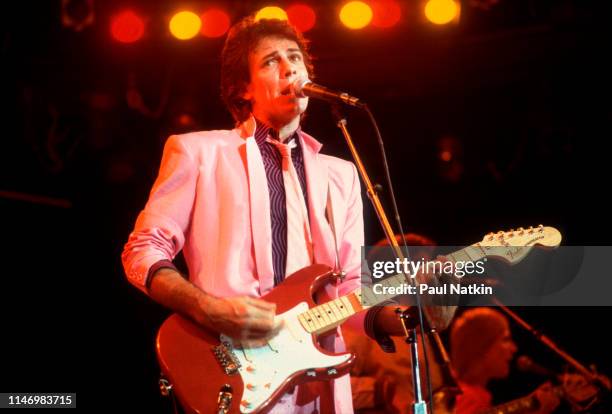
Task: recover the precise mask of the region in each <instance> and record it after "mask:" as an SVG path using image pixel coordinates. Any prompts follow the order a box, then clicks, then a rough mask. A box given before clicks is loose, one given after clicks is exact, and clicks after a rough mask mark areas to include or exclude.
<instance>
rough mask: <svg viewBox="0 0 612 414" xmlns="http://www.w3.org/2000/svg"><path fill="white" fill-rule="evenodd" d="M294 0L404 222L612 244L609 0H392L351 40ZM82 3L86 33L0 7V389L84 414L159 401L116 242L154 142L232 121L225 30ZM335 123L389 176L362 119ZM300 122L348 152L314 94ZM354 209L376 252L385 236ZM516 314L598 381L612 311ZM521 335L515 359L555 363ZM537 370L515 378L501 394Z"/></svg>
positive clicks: (241, 8) (143, 407)
mask: <svg viewBox="0 0 612 414" xmlns="http://www.w3.org/2000/svg"><path fill="white" fill-rule="evenodd" d="M245 3H246V2H231V1H226V2H221V3H218V4H219V5H221V6H222V7H223V8H224V9H225V10H227V11H229V12H230V14H231V16H232V19H233V21H236V20H237V19H239V18H240V17H242V16H244V15H246V14H248V13H250V12H252V11H254V10H257V8H258V7H261V6H263V5H265V4H263V3H259V2H252V3H250V4H245ZM307 3H308V4H311V5H313V6H314V7H315V10H316V11H317V14H318V17H319V20H318V22H317V26H316V27H315V28H314V29H313V30H311V31H310V32H308V33H307V37H309V38H310V39H311V40H312V53H313V55H314V56H315V57H316V61H315V65H316V73H317V80H318V81H319V82H320V83H322V84H325V85H329V86H331V87H334V88H337V89H342V90H347V91H350V92H351V93H352V94H353V95H356V96H358V97H360V98H362V99H364V100H365V101H367V102H368V103H369V105H370V107H371V108H372V111H373V113H374V114H375V116H376V118H377V120H378V123H379V125H380V129H381V132H382V135H383V137H384V139H385V143H386V148H387V152H388V158H389V165H390V169H391V175H392V177H393V180H394V186H395V190H396V196H397V201H398V204H399V210H400V213H401V216H402V220H403V223H404V227H405V230H406V231H410V232H416V233H420V234H424V235H427V236H429V237H431V238H433V239H434V240H436V242H437V243H438V244H441V245H459V244H462V243H474V242H476V241H478V240H481V239H482V237H483V236H484V235H485V234H486V233H488V232H489V231H497V230H506V229H510V228H516V227H518V226H524V227H526V226H529V225H538V224H540V223H542V224H545V225H550V226H554V227H557V228H558V229H559V230H560V231H561V232H562V234H563V235H564V244H567V245H607V244H609V240H610V236H609V230H610V220H609V218H608V212H609V207H608V205H609V202H608V201H607V199H605V198H604V195H605V193H606V192H608V190H605V189H606V188H609V184H608V182H607V180H608V176H609V174H607V170H608V163H609V160H610V153H609V144H608V141H609V139H610V137H611V136H612V135H611V133H610V129H611V128H610V121H611V120H612V105H611V104H610V99H609V96H610V89H611V88H610V86H611V81H610V73H612V72H611V71H610V64H609V63H608V59H607V57H608V56H607V55H609V50H610V48H609V44H608V43H609V39H610V33H609V32H610V27H611V25H610V23H609V19H610V18H611V17H610V11H611V7H610V5H609V2H604V1H601V2H597V1H578V0H574V1H572V0H558V1H552V0H551V1H535V0H533V1H527V0H513V1H510V0H500V1H499V2H486V1H482V2H480V1H479V2H467V1H466V2H463V7H462V14H461V19H460V21H459V22H458V23H457V24H452V25H449V26H444V27H434V26H433V25H431V24H428V23H427V22H424V21H423V19H422V18H421V17H420V8H419V7H420V6H419V4H420V3H418V2H416V1H415V2H412V1H403V2H400V3H401V5H402V11H403V18H402V22H401V23H400V24H398V25H397V26H396V27H394V28H392V29H385V30H383V29H375V28H368V29H365V30H362V31H357V32H352V31H349V30H346V29H344V28H342V27H341V26H340V25H339V23H337V21H336V18H335V13H336V7H337V5H336V4H335V3H336V2H333V3H334V4H331V3H332V2H313V1H308V2H307ZM487 3H491V7H490V9H489V10H485V9H484V8H483V7H482V5H483V4H487ZM279 4H280V5H283V3H282V2H279ZM338 4H339V3H338ZM7 5H8V3H7ZM93 5H94V13H95V22H94V23H93V24H92V25H90V26H88V27H86V28H84V29H83V30H82V31H78V32H77V31H75V30H73V29H71V28H67V27H64V26H63V25H62V23H61V15H62V8H61V3H60V2H59V1H44V2H39V1H21V2H19V5H15V4H13V5H12V6H7V8H6V9H5V11H4V13H3V14H4V21H5V24H4V25H2V28H1V29H0V30H1V31H2V32H1V33H2V44H1V46H0V53H1V56H2V65H1V69H0V70H1V72H2V75H1V77H0V85H1V86H0V87H1V89H2V94H1V100H2V131H3V132H2V146H1V148H2V152H1V154H2V162H1V163H0V206H1V208H2V219H1V221H0V223H1V228H2V234H3V236H4V240H3V244H2V262H3V265H4V266H3V270H4V271H3V272H2V275H3V278H2V279H3V283H2V288H1V289H0V292H1V293H0V295H1V303H2V307H1V310H2V315H3V316H2V325H3V335H2V338H3V339H2V341H0V343H1V345H0V352H1V354H0V355H2V362H1V365H2V367H3V370H2V376H1V379H0V390H1V391H3V392H77V393H78V404H79V407H81V408H85V407H87V409H88V410H89V409H93V407H123V408H125V409H132V410H137V411H139V412H140V411H148V412H157V411H159V412H168V411H167V410H168V409H169V406H168V405H167V404H166V402H164V401H162V400H161V398H160V397H158V396H157V392H156V387H157V385H156V382H157V375H158V367H157V364H156V361H155V355H154V341H155V334H156V330H157V328H158V327H159V325H160V323H161V322H162V321H163V319H164V318H165V316H167V314H168V313H167V312H166V311H164V310H163V309H161V308H160V307H158V306H157V305H155V304H153V303H151V302H150V301H149V300H148V299H147V298H146V297H145V296H144V295H142V294H141V293H139V292H138V291H137V290H136V289H134V288H132V287H131V286H130V285H129V284H128V282H127V281H126V280H125V279H124V277H123V270H122V267H121V262H120V253H121V250H122V247H123V244H124V243H125V241H126V239H127V236H128V234H129V232H130V231H131V228H132V225H133V222H134V220H135V218H136V216H137V214H138V212H139V211H140V209H141V208H142V207H143V205H144V203H145V201H146V198H147V195H148V191H149V189H150V186H151V185H152V183H153V180H154V179H155V176H156V173H157V168H158V166H159V160H160V156H161V151H162V148H163V144H164V142H165V139H166V138H167V136H168V135H170V134H172V133H180V132H186V131H191V130H197V129H219V128H230V127H231V126H232V120H231V117H230V116H229V114H228V113H227V111H226V110H225V109H224V107H223V105H222V103H221V100H220V98H219V88H218V83H219V59H218V56H219V52H220V50H221V47H222V42H223V40H222V39H205V38H202V37H199V38H197V39H194V40H192V41H188V42H179V41H176V40H174V39H172V38H171V37H170V36H169V35H168V34H167V31H166V29H165V24H166V23H165V21H166V20H164V19H167V18H168V16H170V15H171V14H172V13H173V12H174V11H176V8H175V7H176V6H177V4H176V3H173V2H169V1H158V2H145V1H132V2H120V1H104V2H102V1H95V2H94V3H93ZM190 5H192V6H193V8H194V9H196V10H198V9H203V8H204V6H205V5H204V4H203V2H193V3H190ZM126 7H131V8H132V9H134V10H136V11H137V12H139V13H141V14H142V15H145V16H148V17H147V18H148V26H147V33H146V35H145V37H144V38H143V39H142V40H141V41H140V42H137V43H136V44H131V45H124V44H120V43H117V42H115V41H113V40H112V38H111V37H110V35H109V30H108V27H109V21H110V17H111V15H112V14H113V13H116V12H118V11H120V10H123V9H124V8H126ZM138 99H141V101H142V102H141V104H135V102H136V103H138V102H137V101H138ZM347 115H348V120H349V128H350V130H351V131H352V132H353V133H354V138H355V140H356V142H357V145H358V147H359V149H360V151H361V152H362V154H363V158H364V160H365V162H366V165H367V167H368V169H369V170H370V171H371V173H372V176H373V178H374V181H375V182H380V183H383V181H382V177H383V176H382V173H381V172H382V170H381V162H380V157H379V156H378V155H377V154H378V153H377V148H376V145H375V140H374V135H373V131H372V129H371V127H370V126H369V124H368V123H367V120H366V118H365V116H364V115H362V114H360V113H358V112H355V111H352V110H349V111H347ZM304 129H305V130H306V131H308V132H310V133H311V134H313V135H314V136H315V137H317V138H318V139H320V140H321V141H322V142H323V144H324V150H323V151H324V152H326V153H328V154H333V155H338V156H341V157H344V158H349V154H348V151H347V150H346V147H345V144H344V143H343V141H342V139H341V134H340V132H339V131H338V130H337V129H336V128H335V126H334V121H333V118H332V117H331V115H330V114H329V110H328V107H327V105H326V104H324V103H321V102H314V101H311V104H310V107H309V113H308V116H307V119H306V121H305V125H304ZM445 148H446V149H449V150H450V151H451V152H452V154H453V158H452V160H451V161H450V162H445V161H442V160H441V157H440V153H441V151H442V150H443V149H445ZM387 194H388V192H387V191H385V192H384V193H383V196H385V197H386V195H387ZM364 203H366V204H365V207H366V241H367V242H368V243H374V242H376V241H377V240H378V239H379V238H380V237H381V236H382V232H381V231H380V229H379V226H378V223H377V221H376V218H375V216H374V215H373V213H372V210H371V209H370V207H369V205H367V199H365V200H364ZM385 204H386V206H387V207H388V203H386V202H385ZM387 211H388V213H389V214H391V210H390V209H389V207H388V208H387ZM608 276H609V271H608V270H607V269H602V277H608ZM515 310H516V311H517V312H518V313H520V314H521V315H522V316H523V317H525V318H526V319H527V320H528V321H530V322H531V323H533V324H534V325H535V326H536V327H538V328H541V329H543V330H545V331H546V332H548V333H549V334H550V335H551V336H552V337H553V338H555V339H556V340H558V342H559V343H560V344H561V345H562V347H564V348H565V349H567V350H568V351H569V352H570V353H572V354H573V355H574V356H575V357H577V358H578V359H579V360H581V361H584V362H585V363H596V364H597V365H598V366H599V367H600V368H601V369H602V370H604V371H606V372H608V373H612V364H611V361H610V358H609V353H608V349H609V346H608V345H607V340H606V339H605V336H604V332H605V329H606V327H607V326H609V322H608V318H609V317H610V316H611V315H612V312H611V311H610V308H555V309H551V308H518V309H515ZM513 329H514V333H515V336H516V338H517V341H518V342H519V345H520V346H521V348H522V352H526V353H530V354H531V355H532V356H533V357H534V359H536V360H538V361H540V362H542V363H545V364H548V365H549V366H551V367H553V368H558V369H560V367H561V366H562V364H561V363H560V362H559V360H558V359H556V358H554V357H553V356H552V354H551V353H550V352H547V351H546V350H545V349H544V348H543V347H542V346H540V345H537V344H536V342H535V341H534V340H533V339H531V338H529V337H528V335H526V334H524V333H523V332H521V331H520V328H519V327H518V326H516V325H514V328H513ZM537 381H538V379H536V378H529V379H527V380H525V379H521V378H520V377H517V378H514V377H513V380H511V381H509V382H507V383H506V384H505V386H502V387H500V394H499V398H501V399H503V398H505V397H506V396H508V397H512V396H518V395H520V393H523V392H527V391H529V390H530V389H532V388H534V387H535V385H536V384H537V383H538V382H537Z"/></svg>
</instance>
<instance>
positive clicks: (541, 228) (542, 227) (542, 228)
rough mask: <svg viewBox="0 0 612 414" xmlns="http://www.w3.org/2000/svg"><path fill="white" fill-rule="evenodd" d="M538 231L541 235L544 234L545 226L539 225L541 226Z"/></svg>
mask: <svg viewBox="0 0 612 414" xmlns="http://www.w3.org/2000/svg"><path fill="white" fill-rule="evenodd" d="M538 231H539V232H540V233H542V232H543V231H544V225H543V224H539V225H538Z"/></svg>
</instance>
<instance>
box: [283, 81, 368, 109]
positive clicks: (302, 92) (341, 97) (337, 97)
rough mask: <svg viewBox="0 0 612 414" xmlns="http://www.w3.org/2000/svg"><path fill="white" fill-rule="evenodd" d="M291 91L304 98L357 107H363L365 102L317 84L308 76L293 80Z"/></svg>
mask: <svg viewBox="0 0 612 414" xmlns="http://www.w3.org/2000/svg"><path fill="white" fill-rule="evenodd" d="M293 92H294V93H295V96H297V97H298V98H305V97H307V96H308V97H310V98H315V99H324V100H326V101H330V102H338V101H340V102H343V103H345V104H347V105H350V106H356V107H358V108H363V107H364V106H365V102H362V101H361V100H359V98H355V97H354V96H351V95H349V94H348V93H346V92H339V91H334V90H332V89H328V88H326V87H325V86H321V85H317V84H316V83H313V82H312V81H311V80H310V79H308V78H306V79H297V80H296V81H295V82H293Z"/></svg>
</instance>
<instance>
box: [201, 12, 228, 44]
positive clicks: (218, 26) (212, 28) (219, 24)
mask: <svg viewBox="0 0 612 414" xmlns="http://www.w3.org/2000/svg"><path fill="white" fill-rule="evenodd" d="M201 20H202V35H203V36H206V37H220V36H223V35H224V34H225V32H227V30H228V29H229V27H230V18H229V16H228V15H227V13H226V12H224V11H223V10H221V9H209V10H207V11H205V12H204V13H202V16H201Z"/></svg>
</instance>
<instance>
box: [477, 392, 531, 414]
mask: <svg viewBox="0 0 612 414" xmlns="http://www.w3.org/2000/svg"><path fill="white" fill-rule="evenodd" d="M539 407H540V403H539V401H538V399H537V398H536V397H534V396H532V395H528V396H527V397H522V398H518V399H516V400H512V401H510V402H507V403H504V404H500V405H496V406H495V407H493V408H489V409H488V410H486V411H483V412H481V413H480V414H521V413H527V412H530V411H533V410H537V409H538V408H539Z"/></svg>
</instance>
